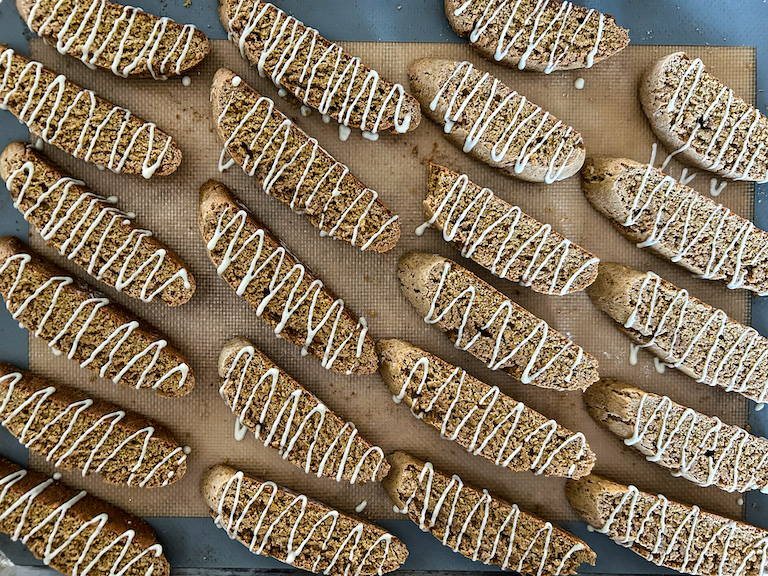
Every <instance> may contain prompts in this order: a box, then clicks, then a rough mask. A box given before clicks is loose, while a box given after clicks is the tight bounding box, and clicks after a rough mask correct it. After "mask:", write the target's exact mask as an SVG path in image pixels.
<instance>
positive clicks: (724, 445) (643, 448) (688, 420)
mask: <svg viewBox="0 0 768 576" xmlns="http://www.w3.org/2000/svg"><path fill="white" fill-rule="evenodd" d="M584 400H585V402H586V403H587V408H588V410H589V414H590V416H592V418H594V419H595V421H597V422H598V423H599V424H602V425H603V426H604V427H606V428H607V429H608V430H610V431H611V432H613V433H614V434H616V435H617V436H618V437H619V438H621V439H622V440H624V443H625V444H626V445H627V446H631V447H632V448H634V449H635V450H637V451H638V452H640V453H641V454H642V455H644V456H645V457H646V459H647V460H649V461H650V462H655V463H656V464H658V465H659V466H663V467H664V468H667V469H668V470H669V471H670V472H672V474H673V475H674V476H682V477H683V478H685V479H686V480H690V481H691V482H695V483H696V484H699V485H700V486H712V485H714V486H717V487H718V488H720V489H722V490H727V491H728V492H746V491H747V490H752V489H760V490H763V491H766V490H768V440H766V439H765V438H758V437H756V436H752V435H751V434H750V433H749V432H747V431H746V430H742V429H741V428H738V427H737V426H730V425H728V424H724V423H723V422H722V420H720V419H719V418H717V417H716V416H706V415H705V414H701V413H700V412H696V411H695V410H693V409H691V408H687V407H685V406H682V405H680V404H677V403H675V402H673V401H672V400H671V399H670V398H668V397H667V396H659V395H658V394H652V393H650V392H645V391H643V390H640V389H639V388H635V387H634V386H630V385H629V384H625V383H624V382H620V381H619V380H614V379H611V378H603V379H601V380H599V381H598V382H596V383H595V384H593V385H592V386H590V387H589V388H588V389H587V391H586V392H584Z"/></svg>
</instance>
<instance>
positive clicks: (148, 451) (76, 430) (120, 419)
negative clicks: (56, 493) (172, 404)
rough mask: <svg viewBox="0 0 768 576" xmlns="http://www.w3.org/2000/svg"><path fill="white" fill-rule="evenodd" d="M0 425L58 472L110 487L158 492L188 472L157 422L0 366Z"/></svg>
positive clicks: (184, 457)
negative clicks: (73, 471) (97, 478)
mask: <svg viewBox="0 0 768 576" xmlns="http://www.w3.org/2000/svg"><path fill="white" fill-rule="evenodd" d="M0 423H2V425H3V426H4V427H5V428H6V429H7V430H8V431H10V433H11V434H13V435H14V436H15V437H16V438H17V439H18V441H19V442H21V443H22V444H23V445H24V447H25V448H29V449H30V450H33V451H35V452H37V453H39V454H41V455H43V456H45V459H46V460H47V461H48V462H51V463H52V464H53V465H54V466H56V467H57V468H58V467H61V468H63V469H65V470H70V469H73V468H76V469H78V470H80V471H81V472H82V474H83V476H86V475H88V474H92V473H97V474H100V475H101V477H102V479H103V480H104V481H105V482H108V483H110V484H125V485H128V486H138V487H140V488H157V487H159V486H167V485H168V484H172V483H174V482H176V481H177V480H179V479H180V478H181V477H182V476H184V473H185V472H186V470H187V464H186V460H187V455H186V454H185V453H184V449H183V448H182V447H181V446H179V443H178V442H176V440H174V439H173V436H171V434H170V432H168V430H166V429H165V428H163V427H162V426H160V425H159V424H157V423H156V422H153V421H152V420H149V419H148V418H145V417H144V416H142V415H141V414H137V413H135V412H130V411H128V410H122V409H121V408H119V407H118V406H115V405H114V404H110V403H108V402H104V401H102V400H98V399H96V398H91V397H90V396H88V395H86V394H85V393H83V392H81V391H80V390H77V389H75V388H71V387H69V386H64V385H61V384H53V383H51V382H49V381H47V380H44V379H43V378H39V377H38V376H35V375H34V374H32V373H31V372H25V371H23V370H19V369H17V368H15V367H14V366H11V365H10V364H3V363H0Z"/></svg>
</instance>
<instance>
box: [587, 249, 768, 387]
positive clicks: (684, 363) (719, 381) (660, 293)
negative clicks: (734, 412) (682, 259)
mask: <svg viewBox="0 0 768 576" xmlns="http://www.w3.org/2000/svg"><path fill="white" fill-rule="evenodd" d="M587 293H588V294H589V297H590V298H591V299H592V303H593V304H594V305H595V306H597V308H599V309H600V310H602V311H603V312H605V313H606V314H608V316H610V317H611V318H613V319H614V320H615V321H616V322H617V323H618V324H619V326H620V327H621V329H622V331H623V332H624V333H625V334H626V335H627V336H628V337H629V338H630V339H631V340H632V341H633V342H635V343H636V344H637V345H638V346H640V347H641V348H647V349H648V350H649V351H650V352H651V353H652V354H654V355H655V356H657V357H658V358H660V359H661V360H663V361H664V362H665V363H667V364H670V365H671V366H673V367H675V368H677V369H678V370H680V371H681V372H682V373H683V374H687V375H688V376H690V377H691V378H695V379H696V381H697V382H702V383H704V384H708V385H710V386H720V387H721V388H723V389H725V390H726V391H727V392H738V393H739V394H742V395H743V396H746V397H747V398H750V399H751V400H754V401H755V402H765V401H766V399H768V339H765V338H763V337H762V336H760V334H759V333H758V332H757V330H755V329H754V328H749V327H747V326H744V325H743V324H741V323H739V322H736V321H735V320H732V319H731V318H729V317H728V315H727V314H726V313H725V312H723V311H722V310H719V309H717V308H715V307H713V306H710V305H709V304H706V303H705V302H702V301H701V300H699V299H698V298H695V297H694V296H691V295H690V294H688V291H687V290H684V289H680V288H678V287H677V286H675V285H674V284H672V283H670V282H667V281H666V280H664V279H662V278H660V277H659V276H657V275H656V274H654V273H653V272H647V273H646V272H640V271H638V270H635V269H634V268H630V267H629V266H623V265H622V264H614V263H606V262H601V263H600V271H599V273H598V275H597V280H596V281H595V283H594V284H592V285H591V286H590V287H589V288H587Z"/></svg>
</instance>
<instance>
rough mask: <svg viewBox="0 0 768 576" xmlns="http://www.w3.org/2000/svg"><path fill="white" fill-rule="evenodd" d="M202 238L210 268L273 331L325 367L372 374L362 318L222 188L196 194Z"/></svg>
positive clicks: (210, 185)
mask: <svg viewBox="0 0 768 576" xmlns="http://www.w3.org/2000/svg"><path fill="white" fill-rule="evenodd" d="M199 224H200V233H201V235H202V237H203V240H204V241H205V243H206V247H207V249H208V254H209V256H210V257H211V260H212V261H213V263H214V264H215V265H216V270H217V272H218V273H219V275H220V276H222V277H223V278H224V279H225V280H226V281H227V282H228V283H229V285H230V286H232V288H233V289H234V290H235V292H236V293H237V295H238V296H242V297H243V298H245V300H246V301H247V302H248V303H249V304H250V305H251V306H252V307H253V308H254V309H255V310H256V314H257V315H258V316H260V317H261V319H262V320H264V321H265V322H266V323H267V324H268V325H269V326H270V327H271V328H272V329H273V330H274V331H275V335H277V336H278V337H280V338H284V339H285V340H287V341H288V342H290V343H291V344H293V345H295V346H298V347H299V348H301V353H302V355H306V354H311V355H312V356H314V357H315V358H317V359H319V360H320V362H321V364H322V366H323V368H325V369H331V370H334V371H336V372H342V373H346V374H351V373H356V374H373V373H374V372H375V371H376V368H377V367H378V360H377V359H376V350H375V349H374V344H373V340H372V339H371V337H370V336H368V325H367V323H366V321H365V318H360V319H359V320H358V319H357V318H355V317H354V316H353V315H352V314H351V313H350V312H349V311H348V310H347V309H346V308H345V307H344V301H343V300H341V299H337V298H336V297H334V296H333V295H332V294H331V292H330V291H329V290H328V289H327V288H325V286H324V285H323V282H322V281H321V280H319V279H317V278H316V277H315V276H314V275H313V274H312V272H311V271H309V270H308V269H307V268H306V267H305V266H304V265H303V264H302V263H301V262H299V261H298V260H297V259H296V257H295V256H293V254H291V252H290V251H289V250H288V248H286V247H285V246H284V245H283V244H282V243H281V241H280V240H279V239H278V238H277V237H276V236H275V235H274V234H272V233H271V232H270V231H269V230H267V228H265V227H264V225H263V224H261V223H260V222H259V221H258V220H256V219H255V218H254V217H253V215H252V214H251V213H250V212H248V210H247V209H246V208H245V206H243V205H242V204H241V203H240V202H239V201H238V200H237V198H235V196H234V195H233V194H232V193H231V192H230V191H229V189H227V188H226V186H224V185H223V184H221V183H219V182H216V181H214V180H209V181H208V182H206V183H205V184H203V186H202V187H201V188H200V220H199Z"/></svg>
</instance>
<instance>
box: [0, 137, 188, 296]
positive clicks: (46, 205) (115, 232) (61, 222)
mask: <svg viewBox="0 0 768 576" xmlns="http://www.w3.org/2000/svg"><path fill="white" fill-rule="evenodd" d="M0 177H2V179H3V180H5V183H6V186H7V187H8V190H9V191H10V193H11V198H12V199H13V206H14V207H15V208H16V209H17V210H19V211H20V212H21V214H22V215H23V216H24V219H25V220H27V221H28V222H30V223H32V224H34V226H35V228H37V231H38V232H39V233H40V235H41V236H42V238H43V240H45V241H46V243H47V244H48V246H51V247H52V248H56V249H57V250H58V252H59V254H61V255H62V256H66V257H67V259H69V260H72V261H73V262H75V263H76V264H78V265H79V266H80V267H81V268H83V269H84V270H85V271H86V272H88V273H89V274H90V275H91V276H93V277H94V278H95V279H96V280H100V281H102V282H104V283H105V284H108V285H109V286H112V287H113V288H115V289H116V290H117V291H118V292H123V293H125V294H127V295H128V296H132V297H134V298H139V299H141V300H143V301H144V302H150V301H152V300H154V299H155V298H156V297H158V296H159V299H160V300H161V301H162V302H164V303H166V304H168V305H171V306H176V305H179V304H183V303H184V302H186V301H187V300H189V299H190V298H191V297H192V294H193V293H194V291H195V279H194V278H193V277H192V273H191V272H190V271H189V270H188V269H187V267H186V265H185V264H184V262H183V261H182V260H181V257H180V256H179V255H178V254H176V253H175V252H174V251H173V250H171V249H170V248H168V247H167V246H166V245H165V244H163V243H162V242H160V241H159V240H157V239H156V238H154V237H153V235H152V232H150V231H149V230H143V229H141V228H139V227H138V226H136V225H135V224H134V223H133V222H132V221H131V220H132V216H130V215H128V214H126V213H125V212H122V211H121V210H118V209H117V208H115V206H114V203H115V200H114V199H111V198H104V197H103V196H99V195H98V194H94V193H93V192H91V191H89V190H88V189H87V188H85V186H84V184H83V183H82V182H80V181H78V180H75V179H74V178H72V177H70V176H68V175H67V174H66V173H64V172H63V171H62V170H61V169H60V168H58V167H57V166H56V165H54V164H53V163H51V162H50V161H49V160H48V159H47V158H46V157H45V156H44V155H43V154H42V153H41V152H38V151H37V150H35V149H34V148H33V147H32V146H27V145H25V144H24V143H23V142H14V143H12V144H9V145H8V147H7V148H6V149H5V150H4V151H3V153H2V155H0Z"/></svg>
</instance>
